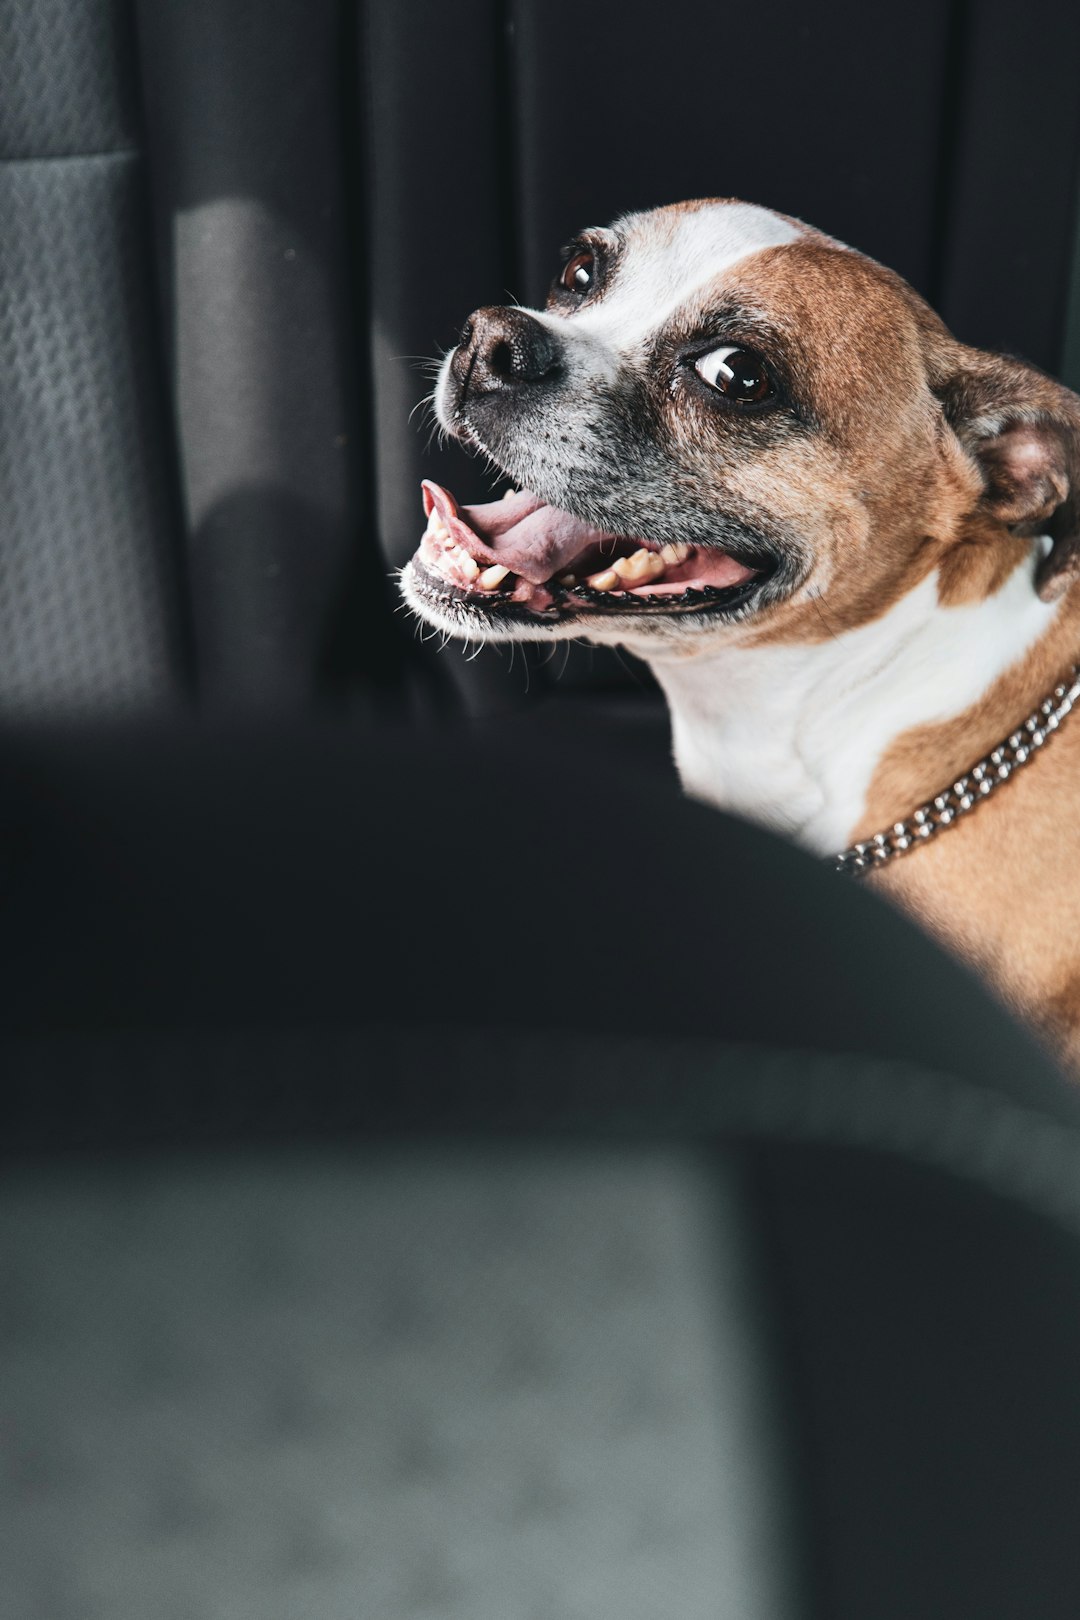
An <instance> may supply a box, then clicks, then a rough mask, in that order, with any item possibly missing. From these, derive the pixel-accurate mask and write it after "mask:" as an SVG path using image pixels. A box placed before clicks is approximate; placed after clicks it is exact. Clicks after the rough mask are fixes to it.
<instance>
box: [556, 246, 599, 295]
mask: <svg viewBox="0 0 1080 1620" xmlns="http://www.w3.org/2000/svg"><path fill="white" fill-rule="evenodd" d="M595 280H596V254H595V253H593V252H592V250H591V249H590V248H582V249H581V250H580V252H578V253H575V254H574V256H573V258H572V259H568V260H567V262H566V265H565V267H564V269H563V273H562V275H561V276H560V277H559V283H560V285H561V286H563V287H565V288H566V291H567V292H574V293H587V292H589V291H590V290H591V288H592V285H593V283H594V281H595Z"/></svg>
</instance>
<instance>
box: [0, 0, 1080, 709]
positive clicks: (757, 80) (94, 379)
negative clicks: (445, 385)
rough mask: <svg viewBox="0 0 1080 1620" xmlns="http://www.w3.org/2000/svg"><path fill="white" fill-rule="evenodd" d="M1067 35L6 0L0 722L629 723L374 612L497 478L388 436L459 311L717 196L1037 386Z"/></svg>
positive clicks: (629, 681)
mask: <svg viewBox="0 0 1080 1620" xmlns="http://www.w3.org/2000/svg"><path fill="white" fill-rule="evenodd" d="M1078 29H1080V23H1078V22H1077V18H1076V14H1075V12H1074V10H1073V9H1072V8H1070V7H1067V6H1065V5H1064V4H1063V3H1061V0H1039V4H1038V6H1037V9H1036V12H1035V13H1034V14H1033V15H1032V16H1030V17H1029V16H1028V15H1027V14H1025V16H1024V19H1023V20H1022V22H1021V21H1017V19H1016V18H1015V17H1014V16H1013V14H1012V11H1011V9H1010V8H1009V7H1008V6H1006V5H1004V4H1003V3H1002V4H998V3H997V0H994V3H993V4H991V5H988V6H985V7H978V8H972V7H968V6H966V5H963V4H961V3H960V0H955V3H953V4H950V5H948V6H944V7H940V6H934V5H932V4H930V3H929V0H925V3H924V0H920V3H919V5H917V6H916V7H915V8H914V10H913V9H912V8H911V7H909V8H907V10H906V11H905V12H904V13H903V14H900V13H897V14H895V15H894V16H891V17H890V18H889V19H888V21H887V22H886V21H883V19H882V18H881V17H879V16H877V15H876V14H873V13H871V12H868V11H866V9H865V8H860V7H858V6H856V5H854V4H852V3H848V0H845V3H844V4H842V5H839V6H834V7H832V8H829V10H828V11H826V12H824V13H815V14H814V15H813V16H811V15H809V14H807V13H806V11H805V8H802V7H799V6H797V5H795V4H793V3H792V4H788V3H787V0H785V3H784V4H783V5H782V6H780V7H779V8H777V7H770V8H769V9H768V10H767V11H760V10H758V11H755V10H753V9H752V8H751V9H749V10H748V9H747V8H745V7H734V6H714V7H711V8H706V9H705V10H702V9H701V8H699V7H697V6H694V5H692V4H690V0H675V3H674V4H673V5H672V6H669V7H667V8H666V9H665V13H664V18H663V23H662V26H660V25H659V23H658V20H657V18H656V16H655V15H654V14H653V13H651V12H648V11H640V12H639V11H635V10H633V9H631V10H629V11H627V10H626V9H625V8H623V7H618V6H614V5H612V4H609V3H608V0H599V4H598V5H596V6H592V7H590V8H589V10H588V12H587V13H582V12H581V10H580V8H575V7H571V6H568V5H565V4H563V0H557V3H556V4H553V5H543V6H541V5H540V4H538V3H534V0H468V4H467V5H465V6H457V7H454V8H450V9H448V8H446V7H439V6H437V5H435V4H434V3H433V0H419V3H418V4H417V5H414V6H411V7H408V8H401V7H394V6H390V5H387V4H383V3H382V0H367V3H365V4H360V5H357V6H351V5H344V4H341V3H339V0H318V3H317V4H316V5H314V6H311V5H301V4H300V3H299V0H273V4H272V5H271V6H270V7H258V8H256V7H253V6H251V5H249V4H247V3H246V0H224V3H221V0H215V3H211V0H196V3H195V4H181V3H180V0H165V3H162V4H150V3H145V4H134V0H48V3H47V4H39V3H32V0H4V3H3V5H2V7H0V42H2V49H3V59H4V64H5V83H4V97H3V106H2V108H0V159H2V160H3V169H2V173H3V186H4V212H5V220H6V230H5V233H4V242H3V247H2V250H0V251H2V254H3V257H2V258H0V343H2V344H3V354H2V356H0V359H2V362H3V373H2V377H3V382H2V385H0V386H2V389H3V397H2V404H3V410H2V411H0V468H2V476H3V487H2V489H0V496H2V500H3V509H4V517H5V527H4V541H5V544H4V548H3V554H2V556H0V611H3V613H4V614H5V615H6V617H5V618H4V619H3V621H2V626H0V627H2V629H3V643H2V651H0V699H2V700H3V702H4V704H5V706H6V708H7V711H8V712H9V713H26V714H29V713H38V714H44V713H49V712H57V711H58V710H63V709H64V708H65V707H67V708H70V707H71V706H72V705H73V704H76V705H77V704H82V705H84V707H86V706H89V707H92V708H96V709H101V710H105V709H110V708H116V707H117V706H129V707H130V706H131V705H132V704H135V705H143V706H146V705H148V704H149V705H153V704H155V703H157V702H160V701H161V700H162V699H163V698H165V697H166V696H169V695H175V694H177V693H178V692H181V691H182V690H183V689H184V687H185V684H186V679H187V675H188V673H190V674H191V675H192V676H193V677H194V680H195V682H196V684H197V688H198V692H199V700H200V703H201V705H202V707H203V709H204V710H205V711H213V710H215V709H219V708H222V707H224V708H233V709H235V708H242V709H248V710H250V709H253V708H262V709H264V710H265V711H266V712H268V713H296V712H299V711H303V710H306V709H311V708H313V707H318V706H320V705H325V704H326V703H327V702H334V701H339V700H340V699H341V698H342V697H348V696H350V695H355V694H358V693H369V694H371V693H375V692H386V691H388V690H393V691H395V692H397V691H400V690H402V689H403V688H410V689H412V688H415V687H417V685H418V684H419V686H420V687H421V688H423V689H424V690H430V691H431V692H432V693H435V694H437V693H438V692H439V691H440V690H441V691H442V692H443V693H444V695H445V699H446V701H448V702H451V703H456V704H461V703H464V704H465V706H466V707H467V708H469V709H471V710H473V711H474V712H476V711H479V710H489V709H492V708H498V707H500V706H502V705H504V704H506V703H510V704H512V705H513V704H517V703H520V702H521V701H523V700H525V699H528V700H535V699H536V698H537V697H540V696H542V695H543V694H544V693H545V692H546V691H549V690H550V689H551V688H552V687H553V686H554V687H558V688H560V689H562V690H575V689H578V690H580V689H583V688H584V689H589V688H596V687H603V688H605V689H611V688H623V689H630V690H632V689H633V688H634V687H635V685H636V686H637V687H638V688H639V689H640V687H642V686H645V687H647V686H649V685H650V684H651V683H650V681H649V678H648V676H647V675H646V674H645V673H644V672H643V671H642V670H641V669H640V668H637V667H636V666H634V665H633V664H632V662H631V661H630V660H628V659H625V658H620V657H617V656H616V655H615V654H613V653H611V652H610V651H604V652H600V651H590V650H587V649H581V648H575V649H570V650H566V651H565V652H563V651H561V652H560V655H559V657H558V659H556V660H555V661H554V662H553V663H550V664H549V663H548V662H547V661H546V660H545V659H544V658H542V657H537V656H535V655H534V654H532V653H529V654H527V655H525V656H522V655H521V654H520V653H519V654H518V655H517V656H516V658H515V659H514V661H513V663H511V661H510V660H509V658H508V657H507V655H506V654H505V653H500V652H498V651H496V650H489V651H486V652H484V653H482V654H481V655H480V656H479V657H478V658H476V659H475V660H474V661H471V662H470V661H467V659H466V657H465V655H464V654H462V653H461V652H460V651H459V650H455V649H453V648H450V649H447V650H446V651H445V652H444V653H441V654H440V655H439V656H438V657H436V656H435V655H434V653H433V652H432V650H431V649H428V648H425V647H424V646H423V645H422V644H421V643H420V642H419V641H417V640H416V639H414V638H413V637H412V635H411V632H410V630H409V628H408V627H407V626H406V625H404V623H403V622H402V621H400V619H399V618H397V617H396V615H395V611H394V610H395V599H394V591H393V586H392V584H391V582H390V581H389V578H388V574H389V571H390V569H391V568H392V567H393V566H396V565H397V564H399V563H400V562H401V561H402V560H403V558H404V557H405V556H406V555H407V554H408V552H409V551H410V549H411V547H412V545H413V543H414V541H415V539H416V535H417V531H418V525H419V502H418V493H417V489H418V483H419V479H420V477H421V476H422V475H423V474H425V473H429V474H433V475H434V476H436V477H439V478H442V479H443V480H444V481H446V482H447V483H449V484H450V485H451V487H453V488H455V489H456V490H458V491H459V492H460V493H461V494H462V495H463V496H464V497H466V498H468V497H470V496H474V497H475V496H477V495H479V494H480V493H481V492H482V491H484V490H485V489H486V487H487V483H488V480H487V477H486V475H485V473H484V470H483V468H482V467H481V466H480V465H479V464H478V463H477V462H475V461H470V460H469V459H468V458H467V457H465V456H464V455H463V454H462V452H460V451H459V450H457V449H455V448H453V447H450V448H446V449H441V448H440V447H439V446H438V445H436V444H432V443H431V442H430V440H429V428H430V424H429V423H428V422H426V421H425V419H424V416H423V412H422V411H421V412H420V413H419V414H418V415H417V416H416V417H414V418H413V420H412V421H410V411H411V410H412V409H413V407H414V406H416V405H417V404H418V402H419V401H420V399H421V396H422V395H423V393H424V392H425V390H426V388H427V387H428V386H429V378H428V377H427V376H426V375H425V372H424V370H423V369H422V366H423V362H424V360H425V359H429V358H432V357H434V356H435V355H436V354H437V353H438V350H439V347H440V346H441V345H447V344H450V343H452V342H453V340H454V337H455V334H456V332H457V330H458V328H459V326H460V323H461V321H462V320H463V318H464V317H465V315H466V314H468V313H469V311H470V310H471V309H472V308H474V307H476V306H477V305H479V304H481V303H484V302H497V301H502V300H504V299H506V298H508V297H520V298H523V299H526V300H536V299H539V298H541V297H542V296H543V291H544V288H545V285H546V283H547V281H548V279H549V276H550V273H551V269H552V266H553V264H554V263H555V255H556V250H557V248H558V245H559V243H560V242H561V241H562V240H563V239H564V238H565V236H566V235H567V233H568V232H570V231H571V230H574V229H576V228H578V227H580V226H581V225H583V224H587V223H596V222H599V221H602V220H606V219H610V218H611V217H613V216H614V215H615V214H617V213H619V212H620V211H621V210H624V209H627V208H636V207H643V206H650V205H653V204H656V203H659V202H664V201H668V200H671V199H673V198H677V197H681V196H688V195H700V194H702V193H705V194H738V195H743V196H747V197H750V198H753V199H755V200H761V201H764V202H768V203H770V204H772V205H774V206H778V207H780V208H782V209H785V210H787V211H789V212H792V213H795V214H798V215H801V216H803V217H806V218H808V219H811V220H812V221H813V222H814V223H816V224H819V225H821V226H823V227H824V228H825V229H827V230H831V231H833V232H835V233H836V234H837V235H839V236H841V237H843V238H844V239H846V240H848V241H850V242H851V243H852V244H853V245H855V246H857V247H860V248H863V249H865V250H867V251H868V252H870V253H873V254H875V255H876V256H878V257H880V258H882V259H883V260H884V261H885V262H886V263H889V264H892V265H894V266H895V267H896V268H897V269H898V270H900V271H901V272H902V273H904V274H905V275H907V276H908V277H909V278H910V279H911V280H912V281H913V282H914V284H915V285H916V286H917V287H918V288H919V289H920V290H921V291H923V292H924V293H926V294H927V295H928V296H929V297H930V298H931V300H932V301H934V302H936V304H937V305H938V307H939V308H940V309H941V311H942V313H943V314H944V316H945V318H946V319H947V320H948V321H949V322H950V324H951V325H952V326H953V327H954V329H955V330H956V331H957V333H958V335H959V336H961V337H963V338H966V339H968V340H971V341H975V342H979V343H985V344H989V345H992V346H1000V347H1002V348H1005V349H1007V350H1011V351H1014V352H1018V353H1021V354H1024V355H1026V356H1027V357H1028V358H1030V359H1033V360H1035V361H1036V362H1037V363H1039V364H1041V365H1044V366H1047V367H1049V368H1050V369H1051V370H1053V369H1055V368H1056V367H1057V365H1058V364H1059V363H1060V358H1061V353H1062V341H1063V332H1064V324H1065V313H1066V312H1065V293H1066V286H1067V280H1068V274H1069V265H1070V258H1071V253H1072V233H1073V221H1074V215H1075V207H1074V196H1073V185H1074V171H1075V166H1076V156H1077V147H1078V140H1080V122H1078V121H1080V115H1078V114H1077V112H1076V110H1075V98H1074V97H1072V96H1071V94H1070V93H1069V87H1068V72H1069V66H1068V64H1069V63H1070V62H1071V61H1072V59H1073V57H1074V55H1075V51H1076V47H1077V45H1078V43H1080V41H1078V38H1077V31H1078ZM136 35H137V47H138V48H136ZM569 42H572V48H568V44H569ZM1010 97H1013V98H1014V101H1015V105H1016V106H1017V107H1020V106H1022V107H1023V108H1024V109H1025V116H1022V117H1003V116H1001V110H1002V108H1003V107H1006V106H1008V105H1010ZM1035 108H1037V112H1038V115H1037V116H1034V115H1032V116H1027V115H1026V110H1027V109H1035ZM144 144H145V148H146V154H147V159H148V161H147V162H146V163H144V162H143V156H142V154H143V149H144ZM89 157H93V160H94V161H93V162H89V161H81V160H83V159H87V158H89ZM76 160H80V161H76ZM147 200H148V201H149V204H150V208H151V218H152V231H151V230H148V225H147V216H146V214H145V212H144V206H145V203H146V202H147ZM163 371H165V372H166V373H167V375H168V378H169V380H170V385H171V395H172V398H171V408H166V407H165V404H164V401H163V398H162V390H161V387H160V383H159V378H160V376H161V373H162V372H163ZM181 511H182V514H183V515H182V517H180V515H179V514H180V512H181ZM178 522H179V523H180V524H182V526H183V529H184V531H186V539H185V538H183V537H182V536H181V535H180V534H179V533H178ZM76 602H78V603H80V604H81V605H80V607H79V610H78V611H76V610H75V608H74V606H73V604H74V603H76ZM31 621H33V622H31ZM49 626H52V627H53V628H49ZM189 639H190V641H191V646H190V647H189V646H188V642H189ZM185 651H187V652H188V653H190V655H191V659H192V662H193V668H192V669H191V670H190V671H187V670H186V669H185ZM5 694H6V695H5Z"/></svg>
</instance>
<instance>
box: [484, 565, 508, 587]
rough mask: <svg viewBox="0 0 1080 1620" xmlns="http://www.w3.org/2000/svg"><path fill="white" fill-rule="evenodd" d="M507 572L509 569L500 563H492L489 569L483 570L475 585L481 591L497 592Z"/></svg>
mask: <svg viewBox="0 0 1080 1620" xmlns="http://www.w3.org/2000/svg"><path fill="white" fill-rule="evenodd" d="M509 572H510V570H509V568H504V567H503V565H502V563H492V565H491V567H490V568H485V569H484V571H483V573H482V574H481V575H480V577H479V579H478V580H477V582H476V583H477V584H478V585H479V587H480V589H481V590H482V591H497V590H498V588H499V586H500V585H501V584H502V582H503V580H504V579H505V578H506V576H507V574H508V573H509Z"/></svg>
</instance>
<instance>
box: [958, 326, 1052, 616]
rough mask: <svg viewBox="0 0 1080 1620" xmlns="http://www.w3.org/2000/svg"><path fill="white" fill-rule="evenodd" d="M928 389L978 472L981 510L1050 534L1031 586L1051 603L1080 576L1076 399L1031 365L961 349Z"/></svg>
mask: <svg viewBox="0 0 1080 1620" xmlns="http://www.w3.org/2000/svg"><path fill="white" fill-rule="evenodd" d="M951 360H952V363H951V364H950V365H949V366H948V368H947V370H946V369H944V368H942V370H939V373H938V375H937V376H936V377H934V376H933V375H932V376H931V386H932V387H933V389H934V392H935V393H936V394H937V395H938V398H939V399H940V400H941V403H942V408H943V410H944V412H945V418H946V420H947V421H948V423H949V425H950V426H951V427H952V429H953V431H954V432H955V434H956V436H957V438H958V439H959V440H960V442H961V444H962V445H963V446H964V448H965V450H966V451H967V452H968V454H969V455H970V456H971V458H972V459H973V460H974V461H975V463H976V465H977V466H978V468H979V470H980V472H981V474H982V479H983V496H982V503H981V510H982V511H984V512H985V513H986V514H987V515H988V516H990V517H992V518H996V519H997V520H998V521H999V522H1001V523H1004V524H1006V525H1007V527H1008V528H1010V529H1011V530H1012V531H1013V532H1014V533H1015V534H1022V535H1035V534H1046V535H1049V536H1050V539H1051V540H1052V542H1053V544H1052V546H1051V548H1050V550H1049V552H1048V553H1047V555H1046V556H1045V557H1044V558H1043V559H1042V561H1041V562H1040V563H1039V566H1038V569H1037V571H1036V575H1035V585H1036V589H1037V590H1038V593H1039V595H1040V596H1041V597H1042V599H1043V601H1044V602H1051V601H1053V600H1054V599H1055V598H1056V597H1058V596H1060V595H1062V593H1063V592H1064V591H1066V590H1067V589H1068V587H1069V586H1070V585H1071V584H1072V583H1073V581H1074V580H1075V579H1078V578H1080V399H1078V398H1077V396H1076V395H1075V394H1073V393H1070V391H1069V390H1068V389H1067V388H1063V387H1062V386H1061V384H1060V383H1057V382H1055V381H1054V380H1053V378H1052V377H1047V376H1045V375H1044V374H1043V373H1042V372H1041V371H1036V370H1035V368H1034V366H1027V365H1024V364H1023V362H1022V361H1019V360H1012V359H1009V358H1008V357H1006V356H1004V355H996V354H986V353H984V352H983V351H981V350H979V349H966V348H963V347H961V346H960V345H959V344H958V345H956V347H955V349H954V350H952V355H951Z"/></svg>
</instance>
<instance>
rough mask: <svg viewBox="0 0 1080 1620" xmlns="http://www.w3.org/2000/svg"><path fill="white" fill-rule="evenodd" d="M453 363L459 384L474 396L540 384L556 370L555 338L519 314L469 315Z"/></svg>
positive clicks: (496, 310)
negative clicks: (459, 372)
mask: <svg viewBox="0 0 1080 1620" xmlns="http://www.w3.org/2000/svg"><path fill="white" fill-rule="evenodd" d="M458 358H459V363H460V365H461V367H462V380H463V381H464V382H465V384H466V386H467V387H468V388H469V389H470V391H471V390H475V391H476V392H478V393H492V392H494V391H495V390H496V389H500V388H513V387H515V386H516V385H517V384H518V383H537V382H542V381H543V380H544V379H545V378H551V377H554V376H556V375H557V374H558V372H559V371H561V369H562V348H561V345H560V344H559V340H558V338H556V337H555V335H554V334H553V333H552V332H549V331H548V330H547V328H546V327H545V326H541V324H540V322H539V321H538V320H535V319H534V318H533V316H531V315H529V314H527V313H526V312H525V310H523V309H509V308H503V307H502V306H501V305H492V306H491V307H489V308H487V309H478V310H477V311H476V313H475V314H473V315H470V316H469V319H468V320H467V321H466V322H465V325H464V327H463V328H462V333H461V343H460V345H459V349H458Z"/></svg>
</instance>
